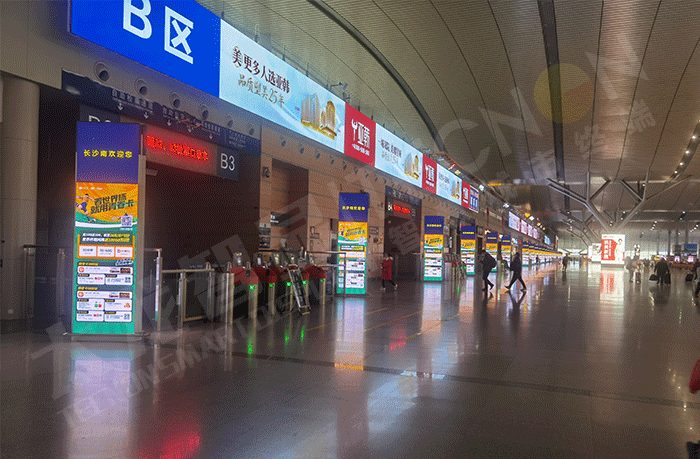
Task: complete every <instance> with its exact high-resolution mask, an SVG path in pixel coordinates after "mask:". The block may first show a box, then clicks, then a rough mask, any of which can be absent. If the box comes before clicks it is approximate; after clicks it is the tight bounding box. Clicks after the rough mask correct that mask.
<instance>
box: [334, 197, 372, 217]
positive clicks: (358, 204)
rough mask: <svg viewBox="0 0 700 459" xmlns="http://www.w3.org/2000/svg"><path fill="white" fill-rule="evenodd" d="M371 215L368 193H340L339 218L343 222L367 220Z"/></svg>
mask: <svg viewBox="0 0 700 459" xmlns="http://www.w3.org/2000/svg"><path fill="white" fill-rule="evenodd" d="M368 215H369V195H368V194H367V193H340V194H339V195H338V220H340V221H341V222H366V221H367V218H368Z"/></svg>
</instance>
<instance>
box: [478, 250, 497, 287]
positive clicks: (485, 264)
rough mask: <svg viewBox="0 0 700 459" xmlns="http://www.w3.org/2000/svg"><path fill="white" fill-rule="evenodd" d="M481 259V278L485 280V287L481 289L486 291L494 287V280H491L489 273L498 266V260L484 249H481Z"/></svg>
mask: <svg viewBox="0 0 700 459" xmlns="http://www.w3.org/2000/svg"><path fill="white" fill-rule="evenodd" d="M479 261H480V262H481V278H482V279H483V280H484V288H482V289H481V290H483V291H484V292H485V291H487V290H489V289H492V288H493V282H491V281H490V280H489V274H491V271H492V270H493V268H495V267H496V265H497V262H496V259H495V258H493V256H491V254H490V253H488V252H487V251H486V250H484V249H482V250H481V256H480V257H479Z"/></svg>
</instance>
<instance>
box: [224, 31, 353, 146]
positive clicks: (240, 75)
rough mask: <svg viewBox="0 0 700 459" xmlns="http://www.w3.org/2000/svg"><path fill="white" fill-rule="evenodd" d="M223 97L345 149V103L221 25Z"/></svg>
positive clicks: (280, 60) (325, 143)
mask: <svg viewBox="0 0 700 459" xmlns="http://www.w3.org/2000/svg"><path fill="white" fill-rule="evenodd" d="M220 60H221V68H220V71H219V75H220V78H219V97H220V98H221V99H223V100H225V101H227V102H230V103H232V104H234V105H236V106H238V107H241V108H243V109H245V110H248V111H250V112H253V113H255V114H257V115H259V116H262V117H263V118H265V119H267V120H269V121H272V122H273V123H277V124H279V125H280V126H283V127H285V128H287V129H290V130H292V131H294V132H297V133H299V134H301V135H303V136H305V137H308V138H310V139H313V140H315V141H317V142H319V143H321V144H323V145H326V146H327V147H329V148H332V149H333V150H336V151H339V152H341V153H342V152H343V149H344V147H345V101H344V100H342V99H340V98H339V97H337V96H336V95H334V94H333V93H331V92H330V91H328V90H326V88H324V87H323V86H321V85H319V84H318V83H316V82H315V81H313V80H311V79H310V78H309V77H307V76H306V75H304V74H303V73H302V72H299V71H298V70H296V69H295V68H294V67H292V66H291V65H289V64H287V63H286V62H284V61H283V60H282V59H280V58H279V57H277V56H275V55H274V54H272V53H271V52H270V51H268V50H267V49H265V48H263V47H262V46H260V45H259V44H257V43H255V41H254V40H251V39H250V38H248V37H247V36H246V35H245V34H243V33H241V32H239V31H238V30H236V29H235V28H234V27H233V26H231V25H229V24H227V23H225V22H223V21H222V22H221V54H220Z"/></svg>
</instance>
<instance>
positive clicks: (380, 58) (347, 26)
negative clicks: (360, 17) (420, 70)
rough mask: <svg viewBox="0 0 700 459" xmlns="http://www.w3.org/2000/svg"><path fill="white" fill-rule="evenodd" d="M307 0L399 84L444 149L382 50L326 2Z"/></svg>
mask: <svg viewBox="0 0 700 459" xmlns="http://www.w3.org/2000/svg"><path fill="white" fill-rule="evenodd" d="M307 1H308V2H309V3H310V4H311V5H313V6H314V7H316V8H317V9H318V10H319V11H321V12H322V13H323V14H324V15H325V16H326V17H327V18H328V19H330V20H331V21H333V22H335V23H336V24H338V26H340V27H341V28H342V29H343V30H345V32H347V33H348V34H349V35H350V36H351V37H352V38H353V39H354V40H355V41H357V42H358V43H359V44H360V45H361V46H362V47H363V48H364V49H365V50H366V51H367V52H368V53H369V54H370V55H371V56H372V57H373V58H374V59H375V60H376V61H377V62H378V63H379V65H381V66H382V68H384V70H386V72H387V73H388V74H389V76H391V78H392V79H393V80H394V81H395V82H396V84H397V85H399V87H400V88H401V91H403V93H404V94H405V95H406V97H407V98H408V100H409V101H410V102H411V105H413V108H415V109H416V111H417V112H418V115H419V116H420V117H421V120H423V123H424V124H425V126H426V127H427V128H428V132H430V135H431V136H432V138H433V141H434V142H435V145H437V147H438V148H439V149H440V150H441V151H446V148H445V142H444V140H443V139H442V137H441V136H440V134H439V132H438V130H437V128H436V127H435V123H433V120H432V119H431V118H430V116H429V115H428V112H427V111H426V110H425V107H423V104H421V103H420V101H419V100H418V97H417V96H416V94H415V93H414V92H413V89H411V86H410V85H409V84H408V83H407V82H406V80H404V78H403V77H402V76H401V74H400V73H399V71H398V70H396V68H395V67H394V66H393V65H392V64H391V62H389V60H388V59H387V58H386V57H385V56H384V54H382V52H381V51H379V49H377V47H376V46H374V45H373V44H372V42H371V41H369V39H368V38H367V37H365V36H364V35H363V34H362V32H360V31H359V30H358V29H357V27H355V26H354V25H352V24H351V23H350V22H349V21H348V20H347V19H345V18H344V17H343V16H341V15H340V14H339V13H338V12H337V11H336V10H334V9H333V8H332V7H331V6H330V5H328V4H327V3H326V2H324V1H322V0H307Z"/></svg>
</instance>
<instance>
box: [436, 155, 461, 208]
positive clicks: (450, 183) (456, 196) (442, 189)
mask: <svg viewBox="0 0 700 459" xmlns="http://www.w3.org/2000/svg"><path fill="white" fill-rule="evenodd" d="M436 194H437V195H438V196H440V197H442V198H445V199H447V200H448V201H452V202H454V203H455V204H457V205H462V179H460V178H459V177H457V176H456V175H455V174H453V173H452V172H450V171H448V170H447V168H446V167H443V166H441V165H440V164H438V165H437V190H436Z"/></svg>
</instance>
